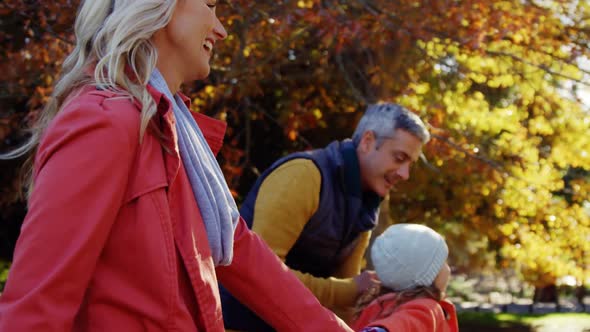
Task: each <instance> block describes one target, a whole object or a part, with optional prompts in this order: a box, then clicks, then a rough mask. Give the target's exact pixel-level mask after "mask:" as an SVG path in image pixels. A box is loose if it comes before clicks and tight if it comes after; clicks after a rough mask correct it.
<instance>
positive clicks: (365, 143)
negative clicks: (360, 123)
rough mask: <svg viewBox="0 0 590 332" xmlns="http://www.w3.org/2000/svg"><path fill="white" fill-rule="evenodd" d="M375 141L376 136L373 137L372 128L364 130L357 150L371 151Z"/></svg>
mask: <svg viewBox="0 0 590 332" xmlns="http://www.w3.org/2000/svg"><path fill="white" fill-rule="evenodd" d="M376 141H377V138H376V137H375V133H374V132H373V131H372V130H367V131H365V132H364V133H363V135H362V136H361V140H360V142H359V150H360V151H361V152H365V153H366V152H369V151H371V150H372V149H373V146H374V145H375V144H376Z"/></svg>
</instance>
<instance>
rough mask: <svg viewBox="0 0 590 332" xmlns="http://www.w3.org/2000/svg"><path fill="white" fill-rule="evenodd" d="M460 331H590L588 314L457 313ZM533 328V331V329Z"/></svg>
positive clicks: (589, 315) (589, 316)
mask: <svg viewBox="0 0 590 332" xmlns="http://www.w3.org/2000/svg"><path fill="white" fill-rule="evenodd" d="M459 327H460V330H461V331H466V332H467V331H480V332H483V331H488V330H489V331H511V332H512V331H514V332H520V331H522V332H528V331H539V332H558V331H563V332H565V331H568V332H570V331H571V332H576V331H585V330H587V329H590V314H582V313H551V314H545V315H539V314H535V315H517V314H508V313H506V314H493V313H478V312H462V313H459ZM533 328H534V329H533Z"/></svg>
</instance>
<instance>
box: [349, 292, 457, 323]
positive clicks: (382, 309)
mask: <svg viewBox="0 0 590 332" xmlns="http://www.w3.org/2000/svg"><path fill="white" fill-rule="evenodd" d="M394 296H395V294H386V295H383V296H381V297H379V298H378V299H376V300H375V301H373V302H371V304H369V305H368V306H367V307H366V308H365V309H364V310H363V312H362V313H361V315H360V316H359V317H358V319H356V320H355V321H354V323H353V324H352V325H351V327H352V328H353V329H354V330H355V331H360V330H362V329H363V328H365V327H369V326H379V327H382V328H385V329H386V330H387V331H390V332H398V331H399V332H458V331H459V326H458V323H457V313H456V311H455V306H454V305H453V304H452V303H451V302H449V301H446V300H443V301H440V302H436V301H435V300H432V299H428V298H420V299H415V300H411V301H409V302H406V303H404V304H402V305H400V306H399V307H397V308H395V309H393V311H391V310H392V308H393V307H394V306H395V300H394ZM383 313H389V314H385V315H384V314H383Z"/></svg>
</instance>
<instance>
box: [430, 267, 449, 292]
mask: <svg viewBox="0 0 590 332" xmlns="http://www.w3.org/2000/svg"><path fill="white" fill-rule="evenodd" d="M450 277H451V268H450V267H449V264H447V263H446V262H445V263H444V264H443V266H442V267H441V268H440V271H439V272H438V275H437V276H436V279H434V286H435V287H436V288H438V289H439V290H440V291H441V292H442V293H444V292H446V290H447V286H448V285H449V279H450Z"/></svg>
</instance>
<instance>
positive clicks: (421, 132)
mask: <svg viewBox="0 0 590 332" xmlns="http://www.w3.org/2000/svg"><path fill="white" fill-rule="evenodd" d="M398 129H403V130H405V131H407V132H409V133H410V134H412V135H414V136H416V137H417V138H419V139H420V140H421V141H422V144H426V143H428V141H429V140H430V133H429V132H428V129H427V128H426V125H425V124H424V122H422V120H421V119H420V117H418V115H416V114H415V113H412V112H410V111H409V110H408V109H407V108H405V107H403V106H401V105H398V104H394V103H380V104H372V105H369V106H368V107H367V110H366V112H365V114H364V115H363V117H362V118H361V120H360V122H359V124H358V125H357V127H356V130H355V131H354V134H353V135H352V141H353V142H354V144H355V145H358V144H359V143H360V141H361V138H362V136H363V134H364V133H365V132H367V131H372V132H373V133H374V134H375V136H376V138H377V143H378V144H379V143H380V142H381V138H383V137H391V136H392V135H393V134H394V133H395V131H396V130H398Z"/></svg>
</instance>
